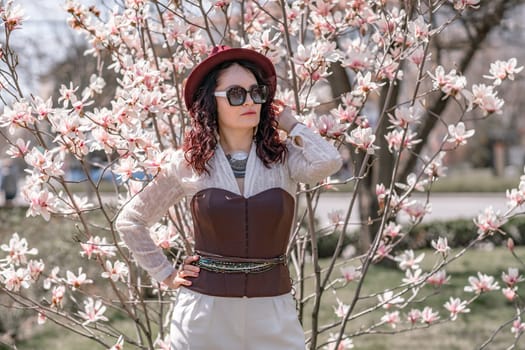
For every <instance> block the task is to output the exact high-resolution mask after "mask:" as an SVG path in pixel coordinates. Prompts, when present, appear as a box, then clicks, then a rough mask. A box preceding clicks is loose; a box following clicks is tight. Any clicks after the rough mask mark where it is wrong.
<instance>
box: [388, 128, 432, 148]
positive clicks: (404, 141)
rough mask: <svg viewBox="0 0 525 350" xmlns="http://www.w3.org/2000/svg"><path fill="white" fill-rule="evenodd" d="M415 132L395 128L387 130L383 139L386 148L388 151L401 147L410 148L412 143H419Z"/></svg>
mask: <svg viewBox="0 0 525 350" xmlns="http://www.w3.org/2000/svg"><path fill="white" fill-rule="evenodd" d="M416 137H417V134H416V133H414V132H413V131H411V130H401V129H396V130H392V131H389V132H388V133H387V134H386V135H385V139H386V141H387V143H388V150H389V151H390V152H393V151H396V152H399V151H401V150H402V149H405V148H406V149H412V148H413V147H414V145H417V144H418V143H420V142H421V141H423V140H421V139H417V138H416Z"/></svg>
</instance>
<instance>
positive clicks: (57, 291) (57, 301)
mask: <svg viewBox="0 0 525 350" xmlns="http://www.w3.org/2000/svg"><path fill="white" fill-rule="evenodd" d="M51 294H52V296H51V307H54V308H56V309H60V308H61V307H62V301H63V300H64V295H65V294H66V287H64V286H55V287H53V290H52V291H51Z"/></svg>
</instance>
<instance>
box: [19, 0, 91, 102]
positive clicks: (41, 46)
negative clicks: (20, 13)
mask: <svg viewBox="0 0 525 350" xmlns="http://www.w3.org/2000/svg"><path fill="white" fill-rule="evenodd" d="M64 2H65V1H64V0H15V4H19V5H20V6H22V7H23V8H24V10H25V16H26V17H27V20H25V21H24V22H23V24H22V29H21V30H17V31H15V32H14V33H13V34H12V37H11V42H12V43H13V46H14V47H15V50H16V52H18V54H19V57H20V59H19V60H20V67H19V74H20V78H21V81H22V89H24V91H25V92H29V91H30V92H34V93H36V94H38V93H39V91H38V90H39V87H40V84H39V76H41V75H42V74H44V73H46V72H47V71H48V70H49V68H50V67H51V66H52V64H54V63H56V62H57V61H60V60H61V59H62V58H64V56H65V54H66V53H67V51H66V50H67V48H68V46H69V45H70V44H71V43H72V41H73V40H82V36H81V35H80V34H79V33H76V32H74V31H73V30H72V29H71V28H69V26H68V25H67V22H66V20H67V18H68V16H69V15H68V13H67V12H66V11H65V10H64V8H63V4H64ZM88 2H89V1H86V3H88Z"/></svg>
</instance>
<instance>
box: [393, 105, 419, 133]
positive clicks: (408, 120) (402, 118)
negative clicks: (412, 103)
mask: <svg viewBox="0 0 525 350" xmlns="http://www.w3.org/2000/svg"><path fill="white" fill-rule="evenodd" d="M420 119H421V115H419V114H416V113H415V112H414V107H407V106H401V107H398V108H396V110H395V111H394V115H392V114H389V118H388V120H389V121H390V123H391V124H392V126H391V127H396V126H397V127H399V128H401V129H405V128H407V127H409V126H412V125H416V124H419V122H420Z"/></svg>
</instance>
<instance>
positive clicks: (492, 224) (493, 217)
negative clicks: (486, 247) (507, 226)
mask: <svg viewBox="0 0 525 350" xmlns="http://www.w3.org/2000/svg"><path fill="white" fill-rule="evenodd" d="M505 222H507V220H506V219H505V218H504V217H503V216H502V215H501V214H500V212H499V211H494V209H492V206H489V207H488V208H486V209H485V210H484V211H483V213H481V214H479V215H478V217H477V219H474V224H476V226H477V227H478V234H480V235H481V236H484V235H487V234H489V235H492V234H493V233H494V232H499V231H500V227H501V226H502V225H503V224H504V223H505Z"/></svg>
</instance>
